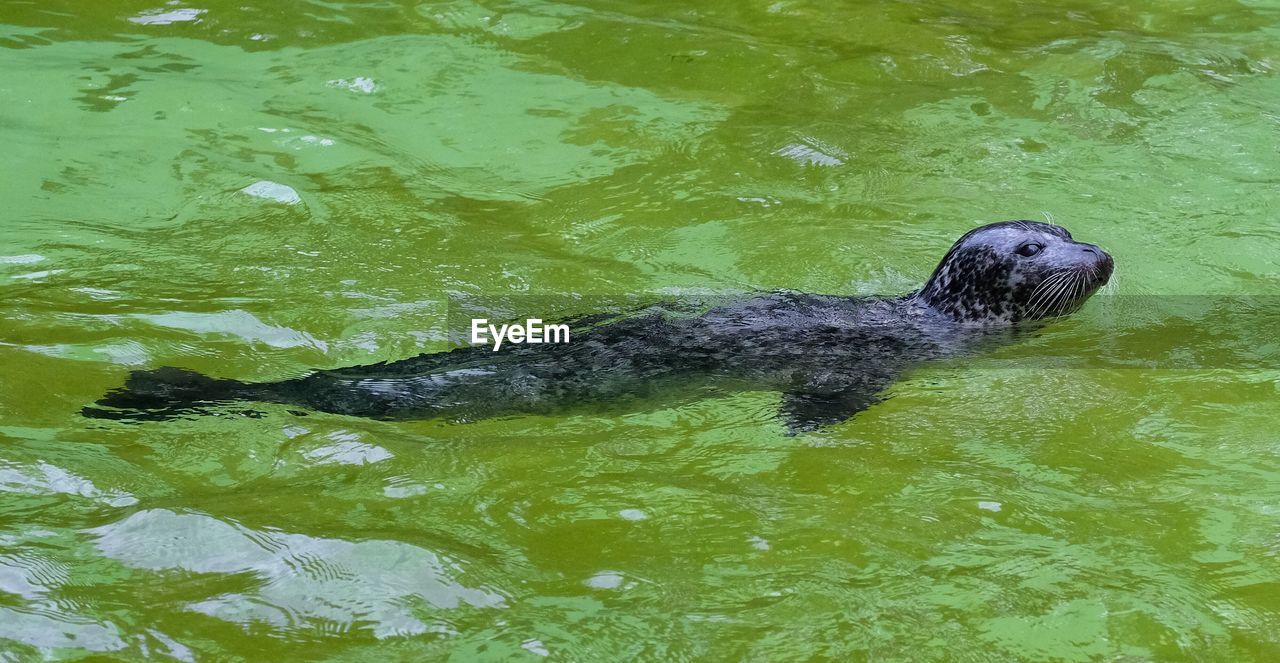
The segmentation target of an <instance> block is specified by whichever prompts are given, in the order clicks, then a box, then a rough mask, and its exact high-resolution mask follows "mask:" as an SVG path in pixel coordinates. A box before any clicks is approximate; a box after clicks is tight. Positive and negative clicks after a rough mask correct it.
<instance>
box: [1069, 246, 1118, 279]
mask: <svg viewBox="0 0 1280 663" xmlns="http://www.w3.org/2000/svg"><path fill="white" fill-rule="evenodd" d="M1078 244H1079V245H1080V250H1081V251H1083V252H1084V253H1085V254H1087V255H1088V258H1087V259H1088V260H1090V261H1091V262H1090V263H1089V266H1090V267H1092V268H1093V271H1094V273H1095V274H1097V277H1098V285H1099V286H1102V285H1106V283H1107V281H1108V280H1110V279H1111V272H1112V271H1113V270H1114V269H1115V266H1116V264H1115V261H1114V260H1112V259H1111V254H1110V253H1107V252H1106V251H1103V250H1102V247H1100V246H1098V245H1097V244H1085V243H1084V242H1078Z"/></svg>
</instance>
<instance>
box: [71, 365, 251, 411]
mask: <svg viewBox="0 0 1280 663" xmlns="http://www.w3.org/2000/svg"><path fill="white" fill-rule="evenodd" d="M263 396H264V391H263V390H262V389H261V386H260V385H253V384H249V383H247V382H241V381H239V380H221V379H217V378H211V377H209V376H207V375H204V374H201V373H197V372H195V371H189V370H186V369H182V368H174V367H172V366H166V367H164V368H157V369H155V370H150V371H134V372H132V373H130V374H129V379H128V380H127V381H126V382H125V384H124V386H123V387H121V388H119V389H115V390H112V391H110V392H108V393H107V395H105V396H103V397H102V398H100V399H98V401H97V402H96V403H95V404H94V405H96V406H98V407H94V406H89V407H86V408H84V409H83V410H81V414H83V415H84V416H86V417H92V418H95V419H131V420H160V419H172V418H174V417H176V416H179V415H181V414H186V413H201V412H204V411H205V410H204V406H209V405H216V404H219V403H227V402H231V401H237V400H255V399H262V397H263Z"/></svg>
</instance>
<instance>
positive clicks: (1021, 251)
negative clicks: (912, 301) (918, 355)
mask: <svg viewBox="0 0 1280 663" xmlns="http://www.w3.org/2000/svg"><path fill="white" fill-rule="evenodd" d="M1113 267H1114V263H1113V262H1112V260H1111V256H1110V255H1108V254H1107V252H1106V251H1103V250H1102V249H1101V248H1099V247H1098V246H1096V245H1094V244H1086V243H1084V242H1077V241H1075V240H1073V239H1072V238H1071V233H1069V232H1067V230H1066V228H1063V227H1062V226H1056V225H1051V224H1048V223H1040V222H1037V221H1001V222H999V223H992V224H989V225H985V226H981V227H978V228H974V229H973V230H970V231H969V232H967V233H965V234H964V236H963V237H961V238H960V239H959V240H957V241H956V243H955V244H954V245H953V246H952V247H951V250H950V251H948V252H947V255H946V256H944V257H943V258H942V262H940V263H939V264H938V267H937V268H936V269H934V271H933V275H932V276H930V277H929V281H928V282H927V283H925V285H924V287H922V288H921V289H920V290H919V291H918V292H917V293H916V294H915V298H916V299H917V300H918V301H920V302H923V303H924V304H925V305H927V306H929V307H930V308H932V309H934V310H936V311H938V312H940V313H943V314H944V315H947V316H949V317H951V318H952V319H954V320H956V321H958V322H964V323H972V324H981V325H1001V324H1016V323H1019V322H1024V321H1030V320H1040V319H1044V318H1053V317H1057V316H1062V315H1067V314H1069V313H1071V312H1072V311H1075V310H1076V309H1077V308H1079V307H1080V305H1081V304H1083V303H1084V301H1085V300H1086V299H1088V298H1089V296H1090V295H1092V294H1093V293H1094V292H1097V290H1098V288H1101V287H1102V286H1103V285H1105V284H1106V282H1107V280H1108V279H1109V278H1111V271H1112V269H1113Z"/></svg>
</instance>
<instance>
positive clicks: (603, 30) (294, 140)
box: [0, 0, 1280, 661]
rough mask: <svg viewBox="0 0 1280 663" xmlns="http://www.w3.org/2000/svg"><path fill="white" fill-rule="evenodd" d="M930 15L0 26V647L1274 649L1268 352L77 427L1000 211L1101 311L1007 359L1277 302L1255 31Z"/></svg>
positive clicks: (448, 15)
mask: <svg viewBox="0 0 1280 663" xmlns="http://www.w3.org/2000/svg"><path fill="white" fill-rule="evenodd" d="M954 5H956V3H944V2H857V3H853V2H849V3H830V2H816V1H804V0H767V1H758V2H757V1H749V2H743V1H734V2H728V1H704V2H697V3H664V2H639V3H638V2H618V1H610V0H593V1H590V2H580V3H576V4H574V3H554V2H541V1H536V0H529V1H520V0H512V1H508V2H490V1H488V0H483V1H481V2H467V1H462V0H460V1H455V2H440V3H419V4H415V3H413V2H365V3H361V2H352V3H334V2H319V1H312V2H296V3H276V2H263V1H262V0H236V1H235V2H224V1H221V0H217V1H214V0H210V1H205V2H198V3H195V4H184V3H183V2H174V3H162V2H158V1H156V0H150V1H146V2H136V1H122V2H110V3H73V2H18V1H10V2H6V3H4V4H3V6H0V47H3V50H2V51H0V53H2V57H3V66H0V95H2V98H3V99H4V103H3V104H0V146H2V148H3V154H4V158H3V159H2V160H0V200H3V201H4V208H3V211H0V296H2V297H3V299H2V302H3V303H2V306H3V312H4V313H3V316H2V320H0V491H3V498H4V499H3V501H0V643H2V645H0V646H2V647H3V649H4V650H6V651H7V652H9V653H11V654H12V655H13V657H14V658H17V659H19V660H22V659H27V658H39V657H42V656H50V657H59V658H63V657H65V658H76V657H80V656H85V655H91V654H95V653H102V654H111V655H114V656H119V657H123V658H137V657H142V656H152V657H156V658H164V657H169V658H176V659H179V660H200V659H208V660H225V659H234V658H236V657H243V658H248V659H261V658H266V657H269V656H278V657H287V659H288V660H296V659H302V658H328V657H339V656H340V657H343V658H354V659H367V660H387V659H388V658H410V659H418V658H432V659H451V660H518V659H527V660H536V659H538V658H541V657H549V658H554V659H557V660H615V659H625V658H632V659H641V660H692V659H701V660H741V659H751V660H801V659H811V658H834V659H850V658H852V659H877V660H893V659H906V660H909V659H921V660H936V659H941V658H947V659H950V660H990V659H991V658H998V659H1040V660H1095V659H1116V658H1126V657H1127V658H1133V659H1148V658H1150V659H1160V660H1174V659H1195V660H1258V661H1266V660H1275V659H1276V658H1277V657H1280V638H1278V637H1277V636H1276V634H1277V633H1280V437H1278V435H1277V433H1276V431H1277V430H1278V429H1280V427H1278V426H1277V424H1278V423H1280V422H1278V421H1277V415H1276V402H1277V399H1278V398H1280V394H1278V393H1277V390H1278V388H1277V385H1278V384H1280V382H1278V380H1280V372H1277V371H1268V370H1263V369H1245V368H1240V367H1233V368H1229V369H1227V368H1223V369H1214V368H1212V367H1205V368H1202V369H1199V370H1183V369H1172V368H1155V369H1147V370H1144V369H1134V368H1097V369H1088V370H1086V369H1062V370H1046V369H1045V366H1044V364H1037V363H1035V362H1034V361H1032V362H1031V363H1030V364H1028V366H1029V367H1028V368H1025V369H1018V368H1016V367H1015V368H1007V367H993V366H990V365H973V366H967V365H964V364H963V363H962V364H958V365H948V366H945V367H938V368H934V369H930V370H922V371H919V372H917V373H914V374H912V375H911V376H910V377H909V378H908V379H906V380H904V381H902V382H900V383H898V384H897V385H896V386H895V387H894V389H893V391H892V398H890V399H889V400H887V401H886V402H885V403H883V404H881V405H878V406H876V407H873V408H871V409H870V410H868V411H866V412H864V413H862V414H861V415H859V416H858V417H857V418H856V419H854V420H853V421H851V422H848V423H846V424H844V425H840V426H836V427H833V428H831V429H828V430H825V431H822V432H819V433H814V434H810V435H803V436H796V437H786V436H784V435H783V433H784V429H783V427H782V425H781V424H780V423H779V422H778V421H777V420H776V419H775V418H774V412H775V410H776V408H777V405H778V397H777V395H776V394H771V393H757V392H748V393H741V394H737V395H733V396H728V397H724V398H719V399H712V400H703V401H698V402H694V403H687V404H682V405H674V406H670V407H664V408H659V409H650V410H647V411H636V412H629V413H627V412H623V413H619V412H615V411H608V412H603V411H602V412H601V413H598V414H592V413H580V414H574V415H572V416H564V417H556V418H550V417H521V418H509V419H499V420H490V421H482V422H478V423H473V424H467V425H449V424H444V423H439V422H431V421H424V422H401V423H388V422H375V421H367V420H360V419H352V418H344V417H339V416H331V415H323V414H312V415H311V416H305V417H300V416H297V415H295V414H291V413H289V412H287V411H285V410H284V409H281V408H274V409H273V408H266V412H265V414H264V416H261V417H259V418H246V417H241V416H234V415H233V414H230V413H229V414H228V416H221V417H202V418H197V419H191V420H179V421H171V422H160V423H150V424H144V425H129V424H123V423H117V422H101V421H92V420H86V419H83V418H81V417H80V416H79V414H78V412H79V410H80V408H81V407H82V406H84V405H85V404H87V403H89V402H91V401H92V400H93V399H95V398H96V397H98V396H99V395H101V394H102V393H103V392H104V391H105V390H107V389H110V388H112V387H115V386H117V385H119V384H120V383H121V381H122V380H123V378H124V376H125V375H126V374H127V372H128V371H129V370H131V369H135V368H142V367H156V366H169V365H172V366H182V367H187V368H191V369H195V370H200V371H203V372H207V373H210V374H213V375H218V376H226V377H235V378H239V379H244V380H250V379H278V378H281V377H285V376H292V375H297V374H299V373H301V372H304V371H306V370H308V369H309V368H313V367H337V366H344V365H350V364H356V363H368V362H372V361H381V360H387V359H397V358H402V357H407V356H411V355H414V354H417V353H420V352H425V351H435V350H439V349H442V348H444V347H446V345H447V343H446V328H445V321H446V314H447V306H448V301H449V299H450V298H451V297H453V298H458V297H462V298H472V299H482V298H486V297H516V296H535V295H536V296H547V297H574V296H586V295H591V294H593V293H612V294H619V293H625V294H627V295H628V296H640V297H654V298H659V297H670V296H678V295H681V294H685V293H704V292H712V293H715V292H727V291H742V290H753V289H774V288H790V289H796V290H805V291H816V292H835V293H861V294H869V293H897V292H904V291H907V290H910V289H911V288H912V287H913V286H914V285H915V284H917V283H919V282H920V281H921V280H922V279H923V278H925V277H926V276H927V275H928V274H929V272H930V271H931V269H932V267H933V266H934V264H935V262H936V261H937V259H938V257H939V256H940V255H941V254H942V253H943V251H945V249H946V247H947V246H948V245H949V244H950V242H951V241H952V239H954V238H955V237H957V236H958V235H959V234H961V233H962V232H964V231H965V230H967V229H969V228H971V227H973V226H974V225H976V224H977V223H979V222H982V221H991V220H999V219H1007V218H1031V219H1046V218H1050V219H1053V220H1055V221H1057V222H1059V223H1062V224H1064V225H1066V226H1067V227H1069V228H1070V229H1071V230H1072V231H1073V232H1074V233H1075V234H1076V236H1077V237H1079V238H1081V239H1085V240H1087V241H1091V242H1097V243H1099V244H1101V245H1103V246H1104V247H1106V248H1107V249H1108V250H1110V251H1111V252H1112V253H1113V254H1114V256H1115V259H1116V263H1117V265H1118V269H1117V281H1118V283H1117V285H1116V286H1115V288H1114V290H1113V291H1111V292H1108V293H1104V294H1103V295H1099V296H1098V297H1096V298H1095V300H1094V301H1093V302H1091V303H1090V305H1089V306H1088V307H1087V308H1086V309H1085V310H1084V311H1083V312H1082V313H1081V314H1079V315H1078V316H1076V317H1075V318H1073V319H1072V320H1069V321H1067V322H1064V323H1062V324H1060V325H1058V326H1056V327H1055V328H1054V329H1052V330H1051V331H1050V332H1048V335H1047V336H1046V337H1044V338H1043V339H1041V340H1040V343H1039V344H1036V343H1032V344H1029V345H1027V346H1025V347H1020V348H1010V349H1007V350H1006V351H1005V354H1004V355H1003V356H1004V357H1013V358H1018V357H1022V358H1030V359H1034V357H1035V353H1036V352H1037V345H1039V347H1045V346H1046V345H1048V346H1052V347H1071V346H1072V345H1073V344H1082V343H1085V342H1086V341H1087V340H1088V339H1092V338H1094V337H1095V336H1096V334H1097V333H1098V330H1099V329H1100V328H1102V327H1101V325H1103V324H1104V322H1105V319H1106V316H1107V315H1109V314H1112V313H1114V307H1115V306H1119V305H1122V304H1121V303H1120V302H1108V301H1107V297H1109V296H1115V295H1133V296H1134V297H1138V298H1140V297H1145V296H1163V295H1196V296H1199V295H1224V296H1225V295H1230V296H1233V297H1254V296H1274V295H1276V294H1280V293H1277V292H1276V291H1275V289H1276V281H1277V277H1278V276H1280V260H1278V259H1277V256H1280V225H1278V224H1277V221H1276V217H1275V214H1276V211H1277V203H1280V188H1277V183H1278V182H1277V178H1276V174H1275V172H1276V165H1277V154H1276V150H1277V147H1276V146H1277V132H1278V130H1280V115H1278V114H1277V112H1276V110H1275V109H1276V108H1278V107H1280V78H1277V75H1276V71H1275V68H1276V67H1277V63H1278V62H1280V7H1276V6H1275V5H1273V4H1271V3H1265V2H1229V1H1225V0H1188V1H1183V2H1174V3H1169V2H1137V3H1132V2H1130V3H1119V2H1084V1H1077V2H1065V3H1064V2H1052V3H1049V2H1044V3H1036V2H1007V1H1000V2H997V1H990V2H977V3H961V6H954ZM1116 299H1120V298H1119V297H1116ZM533 313H537V312H533ZM1155 322H1156V323H1160V322H1161V320H1159V319H1157V320H1155ZM1195 324H1196V326H1197V327H1198V328H1199V329H1201V330H1206V329H1207V330H1209V331H1207V332H1203V336H1205V337H1210V338H1211V337H1213V333H1212V331H1213V330H1215V329H1216V328H1215V327H1214V325H1223V324H1227V323H1224V322H1222V321H1221V320H1220V319H1219V318H1217V317H1215V316H1203V317H1202V318H1200V319H1197V320H1195ZM1168 329H1170V331H1169V333H1170V334H1174V335H1175V336H1176V335H1177V334H1179V333H1190V332H1189V331H1187V330H1188V326H1187V325H1186V324H1181V325H1170V326H1169V327H1168ZM1179 330H1182V331H1179ZM1196 338H1201V337H1200V336H1197V337H1196Z"/></svg>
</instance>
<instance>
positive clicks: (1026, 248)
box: [1015, 242, 1044, 258]
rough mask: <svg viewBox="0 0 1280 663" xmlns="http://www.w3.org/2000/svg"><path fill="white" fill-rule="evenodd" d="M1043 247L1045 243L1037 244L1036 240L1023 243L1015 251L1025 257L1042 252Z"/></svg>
mask: <svg viewBox="0 0 1280 663" xmlns="http://www.w3.org/2000/svg"><path fill="white" fill-rule="evenodd" d="M1042 249H1044V245H1042V244H1036V243H1035V242H1028V243H1026V244H1023V245H1022V246H1019V247H1018V250H1017V251H1015V253H1017V254H1018V255H1020V256H1022V257H1024V258H1030V257H1031V256H1034V255H1035V254H1037V253H1040V251H1041V250H1042Z"/></svg>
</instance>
